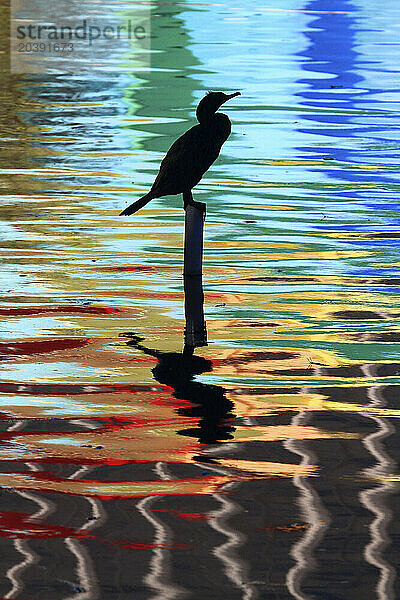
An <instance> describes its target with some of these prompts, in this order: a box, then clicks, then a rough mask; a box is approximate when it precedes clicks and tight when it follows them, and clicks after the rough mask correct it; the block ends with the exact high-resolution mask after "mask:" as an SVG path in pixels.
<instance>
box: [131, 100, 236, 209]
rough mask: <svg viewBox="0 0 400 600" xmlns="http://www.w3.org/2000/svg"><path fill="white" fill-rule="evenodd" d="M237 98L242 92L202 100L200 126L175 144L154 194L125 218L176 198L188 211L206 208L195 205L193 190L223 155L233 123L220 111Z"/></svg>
mask: <svg viewBox="0 0 400 600" xmlns="http://www.w3.org/2000/svg"><path fill="white" fill-rule="evenodd" d="M235 96H240V92H235V93H234V94H224V93H223V92H208V94H207V95H206V96H204V98H202V99H201V100H200V103H199V105H198V107H197V110H196V117H197V120H198V121H199V125H195V126H194V127H192V128H191V129H189V131H187V132H186V133H184V134H183V135H182V136H181V137H180V138H178V139H177V140H176V142H174V143H173V144H172V146H171V148H170V149H169V150H168V152H167V154H166V156H165V158H164V159H163V161H162V163H161V166H160V170H159V172H158V175H157V177H156V179H155V181H154V183H153V185H152V188H151V190H150V191H149V192H148V193H147V194H146V195H145V196H143V197H142V198H139V200H136V202H134V203H133V204H130V205H129V206H128V207H127V208H125V210H123V211H122V213H121V215H131V214H132V213H134V212H136V211H137V210H139V208H142V206H145V204H147V203H148V202H150V200H152V199H153V198H160V197H161V196H169V195H172V194H183V202H184V206H185V208H186V206H187V205H188V204H192V205H194V206H196V205H199V207H201V206H202V205H201V204H200V203H196V202H194V200H193V196H192V188H194V186H195V185H197V184H198V183H199V181H200V180H201V178H202V177H203V175H204V173H205V172H206V171H207V170H208V169H209V168H210V167H211V165H212V164H213V162H214V161H215V159H216V158H217V156H218V154H219V153H220V150H221V147H222V144H223V143H224V142H225V141H226V140H227V139H228V137H229V134H230V132H231V122H230V120H229V118H228V117H227V116H226V115H224V114H223V113H217V112H216V111H217V110H218V108H219V107H220V106H221V105H222V104H224V102H226V101H227V100H229V99H230V98H234V97H235Z"/></svg>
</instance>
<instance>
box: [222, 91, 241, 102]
mask: <svg viewBox="0 0 400 600" xmlns="http://www.w3.org/2000/svg"><path fill="white" fill-rule="evenodd" d="M240 95H241V94H240V92H233V94H226V98H225V100H224V102H223V104H224V103H225V102H227V101H228V100H230V99H231V98H234V97H235V96H240Z"/></svg>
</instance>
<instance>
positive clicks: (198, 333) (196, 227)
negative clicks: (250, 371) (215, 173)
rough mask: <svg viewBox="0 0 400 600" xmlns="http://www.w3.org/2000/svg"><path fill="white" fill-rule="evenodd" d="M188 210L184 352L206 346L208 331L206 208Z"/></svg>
mask: <svg viewBox="0 0 400 600" xmlns="http://www.w3.org/2000/svg"><path fill="white" fill-rule="evenodd" d="M190 200H191V202H190V203H187V204H186V207H185V249H184V267H183V276H184V288H185V319H186V327H185V348H186V351H188V349H189V348H192V349H193V348H196V347H198V346H206V345H207V329H206V323H205V321H204V308H203V303H204V293H203V279H202V277H203V229H204V219H205V214H206V205H205V204H203V203H202V202H193V197H192V195H191V194H190Z"/></svg>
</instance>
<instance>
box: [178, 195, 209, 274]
mask: <svg viewBox="0 0 400 600" xmlns="http://www.w3.org/2000/svg"><path fill="white" fill-rule="evenodd" d="M205 213H206V205H205V204H203V203H202V202H196V203H193V204H188V205H187V206H186V208H185V249H184V267H183V274H184V276H188V275H200V276H201V275H202V274H203V227H204V218H205Z"/></svg>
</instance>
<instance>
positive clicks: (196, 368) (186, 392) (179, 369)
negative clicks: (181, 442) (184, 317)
mask: <svg viewBox="0 0 400 600" xmlns="http://www.w3.org/2000/svg"><path fill="white" fill-rule="evenodd" d="M122 335H123V337H129V338H130V340H129V342H128V346H133V347H134V348H137V349H138V350H140V351H141V352H144V353H145V354H148V355H149V356H153V357H154V358H156V359H157V360H158V364H157V365H156V366H155V367H154V369H153V370H152V373H153V375H154V379H156V380H157V381H159V382H160V383H163V384H165V385H168V386H170V387H172V388H173V389H174V393H173V396H174V397H175V398H178V399H179V400H187V401H188V402H190V404H191V406H188V407H183V408H179V409H178V413H179V414H181V415H184V416H187V417H198V418H199V419H200V422H199V426H198V427H197V428H195V429H184V430H181V431H179V432H178V433H180V434H181V435H187V436H191V437H196V438H197V439H198V440H199V442H201V443H203V444H212V443H215V442H218V441H222V440H227V439H231V437H232V435H231V433H232V431H234V428H233V427H231V426H230V425H228V424H227V423H226V420H227V419H228V418H229V417H233V415H232V413H231V409H232V407H233V403H232V402H230V400H228V399H227V398H226V397H225V389H224V388H223V387H221V386H219V385H212V384H205V383H201V382H199V381H195V380H194V377H195V376H196V375H200V374H201V373H206V372H209V371H211V370H212V363H211V361H210V360H208V359H206V358H203V357H201V356H195V355H194V347H193V346H189V345H188V344H185V346H184V348H183V351H182V352H162V351H160V350H153V349H152V348H149V347H148V346H146V345H144V344H143V343H142V342H143V339H142V338H140V337H138V336H137V335H134V334H133V333H124V334H122Z"/></svg>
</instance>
